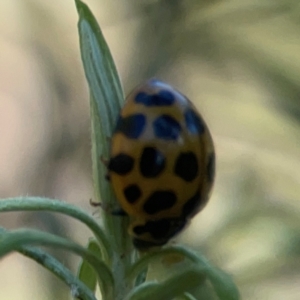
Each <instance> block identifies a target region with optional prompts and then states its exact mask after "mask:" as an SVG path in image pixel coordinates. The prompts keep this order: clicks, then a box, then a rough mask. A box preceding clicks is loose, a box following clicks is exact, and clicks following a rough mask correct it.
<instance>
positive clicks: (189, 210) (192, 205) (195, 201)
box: [182, 190, 201, 218]
mask: <svg viewBox="0 0 300 300" xmlns="http://www.w3.org/2000/svg"><path fill="white" fill-rule="evenodd" d="M200 205H201V195H200V191H199V190H197V192H196V193H195V194H194V195H193V196H192V197H191V198H190V199H188V200H187V202H186V203H185V204H184V206H183V208H182V217H185V218H188V217H189V216H191V215H193V214H194V213H196V212H197V209H198V207H199V206H200Z"/></svg>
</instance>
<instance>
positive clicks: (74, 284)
mask: <svg viewBox="0 0 300 300" xmlns="http://www.w3.org/2000/svg"><path fill="white" fill-rule="evenodd" d="M5 234H7V230H5V229H4V228H1V227H0V241H1V240H2V238H3V237H4V236H5ZM18 252H19V253H21V254H23V255H24V256H26V257H29V258H31V259H33V260H34V261H36V262H37V263H38V264H40V265H42V266H43V267H44V268H46V269H47V270H48V271H50V272H51V273H52V274H54V275H55V276H56V277H58V278H59V279H61V280H62V281H63V282H64V283H65V284H66V285H67V286H69V288H70V290H71V293H72V294H73V296H74V297H75V296H76V298H80V299H82V300H96V298H95V296H94V295H93V293H92V291H91V290H90V289H89V288H88V287H87V286H86V285H85V284H83V283H82V282H81V281H80V280H78V278H76V277H75V276H74V275H73V274H72V273H71V271H70V270H69V269H67V268H66V267H65V266H64V265H63V264H62V263H60V262H59V261H58V260H57V259H55V258H54V257H53V256H52V255H50V254H48V253H47V252H45V251H43V250H41V249H38V248H35V247H30V246H22V247H20V249H19V250H18Z"/></svg>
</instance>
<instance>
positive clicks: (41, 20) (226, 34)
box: [0, 0, 300, 300]
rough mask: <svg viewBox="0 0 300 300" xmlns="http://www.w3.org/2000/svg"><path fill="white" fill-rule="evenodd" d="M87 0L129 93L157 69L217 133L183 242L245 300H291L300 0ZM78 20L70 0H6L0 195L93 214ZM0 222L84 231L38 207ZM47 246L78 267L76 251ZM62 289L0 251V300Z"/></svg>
mask: <svg viewBox="0 0 300 300" xmlns="http://www.w3.org/2000/svg"><path fill="white" fill-rule="evenodd" d="M86 1H87V4H88V5H89V6H90V7H91V9H92V10H93V12H94V14H95V15H96V16H97V19H98V21H99V23H100V25H101V26H102V29H103V32H104V35H105V36H106V39H107V42H108V43H109V45H110V48H111V51H112V54H113V56H114V58H115V61H116V65H117V67H118V70H119V72H120V75H121V79H122V82H123V86H124V89H125V92H126V93H128V92H129V91H130V90H131V89H132V88H133V87H134V86H136V85H137V84H139V83H141V81H143V80H145V79H147V78H150V77H153V76H155V77H158V78H161V79H163V80H166V81H168V82H169V83H171V84H173V85H174V86H176V88H177V89H179V90H180V91H182V92H183V93H184V94H186V95H187V96H188V97H189V98H190V99H191V100H192V101H193V102H194V103H195V105H196V106H197V107H198V108H199V110H200V111H201V113H202V115H203V116H204V118H205V119H206V121H207V123H208V125H209V127H210V129H211V132H212V134H213V137H214V141H215V146H216V151H217V178H216V183H215V188H214V191H213V194H212V198H211V200H210V202H209V204H208V205H207V207H206V209H205V210H204V211H203V212H202V213H201V214H199V215H198V216H197V217H196V218H195V219H194V220H193V223H192V225H191V226H190V227H189V228H188V230H187V231H186V232H185V233H184V234H183V235H181V236H180V238H179V240H180V242H182V243H186V244H189V245H191V246H192V247H194V248H195V249H198V250H199V251H201V252H202V253H203V254H205V255H206V256H207V257H208V258H209V259H210V260H211V261H212V262H213V263H214V264H215V265H218V266H219V267H221V268H222V269H224V270H225V271H227V272H229V273H230V274H232V276H233V277H234V279H235V281H236V283H237V285H238V286H239V289H240V291H241V294H242V297H243V299H249V300H254V299H268V300H269V299H270V300H273V299H274V300H277V299H285V300H299V299H300V35H299V32H300V22H299V20H300V3H299V1H297V0H243V1H240V0H125V1H124V0H109V1H107V0H86ZM76 23H77V13H76V10H75V5H74V2H73V1H71V0H65V1H58V0H53V1H40V0H22V1H19V0H1V3H0V132H1V134H0V197H1V198H7V197H14V196H19V195H23V196H25V195H36V196H46V197H52V198H58V199H63V200H65V201H68V202H70V203H73V204H76V205H79V206H81V207H82V208H85V209H87V210H89V211H90V212H91V213H93V208H91V207H90V206H89V199H90V198H92V197H93V190H92V178H91V158H90V146H91V143H90V121H89V106H88V104H89V95H88V89H87V84H86V81H85V78H84V75H83V68H82V65H81V61H80V53H79V45H78V34H77V27H76V26H77V24H76ZM95 217H98V216H95ZM0 225H1V226H5V227H6V228H10V229H12V228H17V227H21V226H26V227H34V228H40V229H44V230H47V231H50V232H54V233H58V234H61V235H63V236H67V237H70V238H72V239H73V240H75V241H78V242H80V243H82V244H85V243H86V240H87V238H88V237H89V235H90V232H88V231H87V230H86V229H85V228H82V227H83V226H80V225H79V224H78V223H76V222H74V221H72V220H69V219H63V218H61V217H60V216H58V215H51V214H46V213H28V212H27V213H5V214H1V215H0ZM51 253H54V255H59V257H60V258H61V260H62V261H63V262H64V263H65V264H66V265H68V266H71V268H72V269H73V270H74V271H76V265H75V264H76V262H77V261H78V260H76V259H75V258H73V257H70V256H69V255H66V254H65V253H62V252H53V250H51ZM74 262H75V263H74ZM68 293H69V292H68V290H67V289H66V287H65V286H63V285H62V284H61V283H60V282H59V281H58V280H56V278H54V277H53V276H52V275H49V274H48V273H47V272H46V271H44V270H43V269H42V268H41V267H40V266H37V265H36V264H35V263H34V262H31V261H29V260H28V259H26V258H24V257H22V256H21V255H18V254H11V255H9V256H7V257H5V259H2V260H1V262H0V300H2V299H10V300H27V299H45V300H52V299H67V298H68Z"/></svg>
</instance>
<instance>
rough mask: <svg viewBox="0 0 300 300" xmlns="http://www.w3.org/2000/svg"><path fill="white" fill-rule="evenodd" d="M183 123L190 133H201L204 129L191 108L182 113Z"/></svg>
mask: <svg viewBox="0 0 300 300" xmlns="http://www.w3.org/2000/svg"><path fill="white" fill-rule="evenodd" d="M184 118H185V123H186V127H187V129H188V131H189V132H190V133H191V134H202V133H203V132H204V130H205V126H204V124H203V122H202V120H201V119H200V117H199V116H198V114H197V113H196V112H195V111H194V110H193V109H188V110H186V111H185V113H184Z"/></svg>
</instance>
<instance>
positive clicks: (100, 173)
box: [75, 0, 124, 202]
mask: <svg viewBox="0 0 300 300" xmlns="http://www.w3.org/2000/svg"><path fill="white" fill-rule="evenodd" d="M75 3H76V7H77V10H78V13H79V22H78V31H79V37H80V50H81V58H82V62H83V66H84V71H85V75H86V78H87V81H88V84H89V87H90V93H91V119H92V147H93V148H92V159H93V176H94V185H95V192H96V196H97V198H98V199H97V200H99V199H101V200H102V201H106V202H108V201H112V200H111V199H112V198H113V196H112V195H113V194H112V191H111V189H110V185H109V184H108V183H107V182H106V181H105V175H106V172H107V170H106V167H105V166H104V165H103V163H102V161H101V157H102V158H108V156H109V145H108V144H109V143H108V139H109V138H110V137H111V135H112V133H113V130H114V128H115V125H116V121H117V116H118V114H119V111H120V109H121V107H122V105H123V102H124V96H123V91H122V87H121V82H120V79H119V76H118V72H117V69H116V67H115V64H114V61H113V58H112V56H111V53H110V50H109V48H108V45H107V43H106V41H105V38H104V36H103V34H102V32H101V29H100V27H99V25H98V23H97V21H96V19H95V17H94V16H93V14H92V12H91V11H90V9H89V8H88V6H87V5H86V4H84V3H83V2H81V1H80V0H76V1H75Z"/></svg>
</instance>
